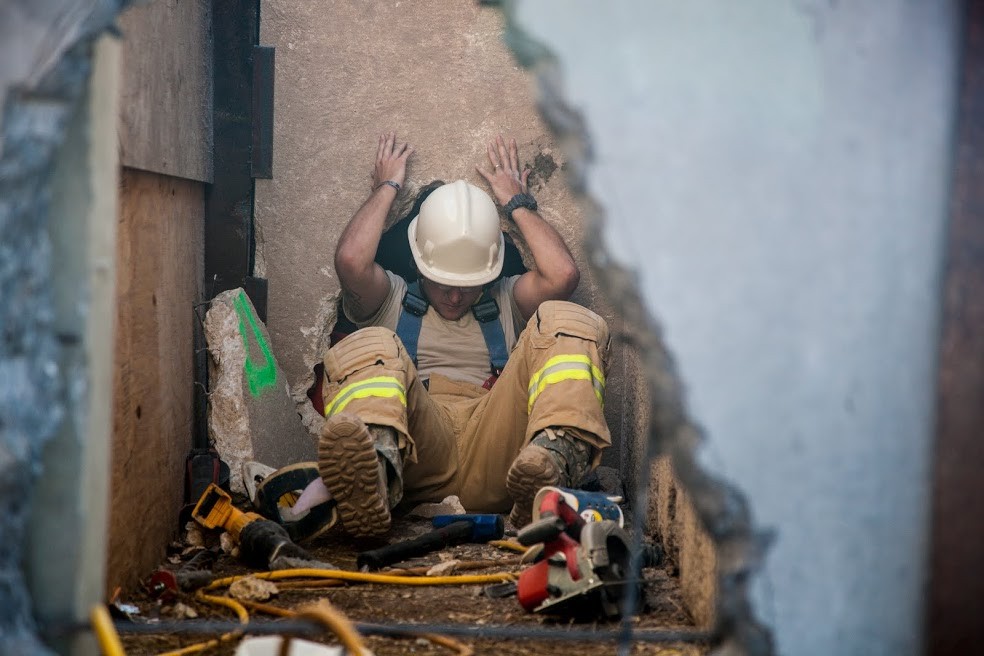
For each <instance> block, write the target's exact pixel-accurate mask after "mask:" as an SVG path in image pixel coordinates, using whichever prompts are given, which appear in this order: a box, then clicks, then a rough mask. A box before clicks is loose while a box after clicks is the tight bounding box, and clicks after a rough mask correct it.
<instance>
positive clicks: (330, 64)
mask: <svg viewBox="0 0 984 656" xmlns="http://www.w3.org/2000/svg"><path fill="white" fill-rule="evenodd" d="M261 19H262V26H261V32H260V43H261V45H265V46H274V47H276V49H277V50H276V95H275V109H274V118H275V127H274V158H273V179H272V180H257V181H256V235H257V239H256V241H257V256H256V272H255V273H256V275H257V276H265V277H267V278H268V279H269V289H270V293H269V307H268V315H269V320H268V327H269V329H270V334H271V338H272V341H273V346H274V349H275V352H276V355H277V359H278V360H279V362H280V364H281V365H282V366H283V368H284V370H285V371H286V373H287V376H288V378H289V380H290V382H291V384H292V385H293V386H294V394H295V397H296V398H297V399H298V400H299V401H301V402H302V406H309V404H308V403H307V399H306V397H305V396H304V392H305V390H306V389H307V388H308V387H309V386H310V384H311V381H312V377H311V370H312V368H313V366H314V365H315V364H316V363H318V362H320V361H321V358H322V356H323V352H324V350H325V349H326V348H327V338H328V331H329V329H330V327H331V325H332V324H333V322H334V318H335V317H334V311H335V300H336V294H337V293H338V291H339V287H338V281H337V279H336V278H335V272H334V266H333V264H332V256H333V254H334V250H335V244H336V241H337V238H338V236H339V234H340V233H341V231H342V228H343V227H344V226H345V224H346V223H347V222H348V220H349V219H350V218H351V217H352V215H353V214H354V212H355V211H356V209H358V207H359V206H360V205H361V204H362V202H363V201H364V200H365V198H366V196H367V195H368V192H369V172H370V170H371V167H372V164H373V158H374V156H375V149H376V141H377V137H378V135H379V134H380V133H382V132H386V131H388V130H396V131H397V133H398V135H399V136H400V138H401V139H402V138H405V139H408V140H409V141H410V142H411V143H412V144H413V145H414V146H415V147H416V149H417V152H416V154H414V156H413V158H412V159H411V162H410V166H409V170H408V185H407V187H408V188H409V189H410V190H411V192H412V190H413V189H415V188H417V187H419V186H421V185H423V184H426V183H428V182H430V181H432V180H435V179H443V180H447V181H451V180H455V179H458V178H464V179H466V180H469V181H471V182H473V183H475V184H478V185H480V186H483V187H484V185H485V182H484V181H483V180H482V179H481V178H480V177H479V175H478V174H477V173H476V172H475V170H474V167H475V165H476V164H482V163H487V160H486V156H485V146H486V143H487V142H488V141H489V140H491V139H493V138H494V137H495V135H496V134H498V133H499V132H502V133H505V134H506V135H511V136H514V137H515V138H516V140H517V142H518V144H519V148H520V157H521V158H522V159H523V160H524V161H525V162H527V163H529V164H531V165H532V164H536V167H535V171H536V173H535V174H534V175H532V176H531V178H530V179H531V188H532V190H533V193H534V194H535V195H536V197H537V199H538V201H539V204H540V207H541V209H542V213H543V215H544V217H545V218H546V220H547V221H549V222H550V223H551V224H553V225H554V226H555V227H557V229H558V230H559V231H560V232H561V234H562V235H563V236H564V238H565V239H566V240H567V242H568V243H569V244H570V245H571V246H572V247H573V248H575V250H577V249H576V247H577V245H578V244H579V242H580V237H581V234H582V233H581V216H580V210H579V209H578V208H577V207H576V206H575V205H574V203H573V202H572V199H571V196H570V193H569V191H568V190H567V188H566V186H565V183H564V180H563V176H562V175H561V174H560V169H559V167H561V166H563V159H562V158H560V157H559V152H558V150H557V147H556V145H555V144H554V143H553V141H552V138H551V137H550V135H549V133H548V131H547V129H546V127H545V125H544V124H543V121H542V120H541V119H540V117H539V115H538V114H537V111H536V107H535V100H534V92H533V89H532V86H531V83H530V78H529V76H528V75H527V73H526V72H525V71H524V70H522V69H520V68H519V67H518V65H517V63H516V62H515V60H514V59H513V57H512V55H511V54H510V53H509V52H508V50H507V49H506V46H505V44H504V43H503V40H502V34H503V17H502V15H501V13H500V12H499V11H497V10H495V9H493V8H490V7H481V6H480V5H479V4H478V3H477V2H446V0H402V1H401V0H391V1H387V2H372V3H365V2H335V3H329V4H326V3H322V2H316V1H314V0H308V1H306V2H296V1H287V0H264V2H263V3H262V5H261ZM538 157H539V159H538ZM404 196H409V194H404ZM577 256H578V258H579V259H580V260H581V264H582V269H583V270H585V275H584V276H583V277H582V279H581V285H580V288H579V289H578V292H577V294H576V296H575V299H574V300H576V301H578V302H581V303H584V304H586V305H589V306H591V307H593V308H595V309H597V310H598V311H600V312H601V313H602V314H605V315H606V316H607V317H608V318H609V319H611V320H612V321H613V328H615V329H617V328H618V325H617V322H615V321H614V318H613V315H612V313H611V311H610V310H609V309H607V308H606V307H604V305H603V304H602V300H603V299H599V298H598V297H597V289H596V287H595V285H594V282H593V279H592V278H591V276H590V274H588V273H587V271H586V269H587V266H586V264H585V263H584V261H583V254H581V253H580V251H579V250H578V253H577ZM624 366H625V363H624V351H623V349H622V347H621V345H620V346H619V347H618V350H617V352H616V354H615V357H614V359H613V363H612V371H613V372H614V373H613V375H612V376H611V377H610V378H609V393H608V403H607V404H606V411H607V414H608V418H609V423H610V424H611V425H612V428H613V430H614V432H615V433H616V437H618V436H619V435H620V434H621V427H622V426H623V417H624V416H625V415H626V414H627V412H628V410H627V409H626V408H624V407H623V403H622V401H623V394H622V392H623V382H622V381H623V380H624V378H623V376H622V374H621V373H620V372H622V371H623V369H624ZM308 419H309V421H311V422H316V421H317V419H316V418H315V417H314V413H313V412H312V413H309V417H308ZM617 456H618V454H617V452H616V451H615V450H613V451H612V452H611V455H610V456H609V458H610V459H614V458H617ZM609 461H610V462H612V461H613V460H609ZM615 462H617V461H615Z"/></svg>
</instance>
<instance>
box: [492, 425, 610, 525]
mask: <svg viewBox="0 0 984 656" xmlns="http://www.w3.org/2000/svg"><path fill="white" fill-rule="evenodd" d="M590 468H591V445H589V444H587V443H586V442H584V441H582V440H579V439H577V438H576V437H574V436H573V434H568V433H566V432H565V431H564V429H563V428H547V429H544V430H542V431H540V432H539V433H537V434H536V435H534V436H533V439H532V440H531V441H530V443H529V444H527V445H526V447H525V448H523V450H522V451H520V452H519V455H518V456H516V459H515V460H513V463H512V465H511V466H510V467H509V472H508V473H507V474H506V491H507V492H508V493H509V496H510V497H512V500H513V507H512V512H511V513H509V521H510V522H511V523H512V525H513V526H514V527H515V528H522V527H523V526H526V525H527V524H529V523H530V521H532V518H533V497H535V496H536V493H537V492H539V491H540V488H543V487H547V486H559V487H572V486H574V485H577V484H578V483H580V482H581V479H582V478H584V475H585V474H587V473H588V470H589V469H590Z"/></svg>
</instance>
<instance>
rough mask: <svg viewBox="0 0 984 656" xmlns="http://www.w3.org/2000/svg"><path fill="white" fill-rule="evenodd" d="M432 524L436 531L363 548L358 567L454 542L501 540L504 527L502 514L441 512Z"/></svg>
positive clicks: (396, 559) (395, 560)
mask: <svg viewBox="0 0 984 656" xmlns="http://www.w3.org/2000/svg"><path fill="white" fill-rule="evenodd" d="M433 525H434V530H433V531H430V532H428V533H424V534H423V535H421V536H420V537H418V538H414V539H412V540H405V541H403V542H396V543H394V544H390V545H387V546H385V547H380V548H379V549H373V550H371V551H363V552H362V553H360V554H359V555H358V556H357V557H356V559H355V563H356V565H357V566H358V567H359V569H362V568H367V569H380V568H382V567H386V566H387V565H392V564H393V563H398V562H400V561H401V560H406V559H407V558H413V557H415V556H423V555H424V554H428V553H430V552H432V551H437V550H438V549H443V548H445V547H449V546H451V545H454V544H461V543H463V542H488V541H489V540H498V539H499V538H501V537H502V535H503V533H504V530H505V524H504V522H503V521H502V515H438V516H437V517H435V518H434V520H433Z"/></svg>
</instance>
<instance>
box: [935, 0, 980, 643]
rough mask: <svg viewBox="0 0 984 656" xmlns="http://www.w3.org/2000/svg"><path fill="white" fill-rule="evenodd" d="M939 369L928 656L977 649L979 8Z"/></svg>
mask: <svg viewBox="0 0 984 656" xmlns="http://www.w3.org/2000/svg"><path fill="white" fill-rule="evenodd" d="M961 76H962V77H961V83H960V92H959V94H960V95H959V104H958V117H957V121H958V122H957V132H956V139H955V156H956V159H955V162H954V164H955V168H954V178H953V190H952V199H951V223H950V229H949V236H948V245H947V249H948V253H947V271H946V282H945V296H944V309H943V325H942V336H941V347H940V348H941V350H940V363H939V367H940V370H939V390H938V394H939V397H938V402H937V403H938V405H937V434H936V454H935V463H934V489H933V519H932V556H931V584H930V594H929V608H928V641H929V649H928V650H927V652H928V653H929V654H932V655H933V656H943V655H949V654H970V653H980V652H981V650H982V649H984V1H981V0H968V2H967V3H966V8H965V22H964V44H963V57H962V63H961Z"/></svg>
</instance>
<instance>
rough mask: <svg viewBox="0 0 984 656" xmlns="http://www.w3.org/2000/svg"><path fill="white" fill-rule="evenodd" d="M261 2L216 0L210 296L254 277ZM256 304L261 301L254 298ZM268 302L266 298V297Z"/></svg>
mask: <svg viewBox="0 0 984 656" xmlns="http://www.w3.org/2000/svg"><path fill="white" fill-rule="evenodd" d="M259 22H260V12H259V2H258V0H212V30H213V39H212V41H213V56H212V75H213V87H212V88H213V106H214V108H215V118H214V128H213V129H214V136H213V142H214V148H215V151H214V177H213V184H211V185H210V186H209V187H207V189H206V192H205V287H204V289H205V293H206V294H207V295H208V296H209V297H210V298H211V296H213V295H214V294H217V293H219V292H222V291H225V290H227V289H234V288H236V287H240V286H242V285H243V282H244V280H245V279H246V278H247V277H248V276H250V275H252V273H253V253H254V246H255V245H254V234H253V176H252V172H251V152H250V151H251V148H252V144H253V47H254V46H255V45H256V42H257V39H258V36H259V29H260V23H259ZM253 300H254V304H255V303H257V302H258V301H259V300H260V299H253ZM263 303H264V304H265V299H263Z"/></svg>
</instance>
